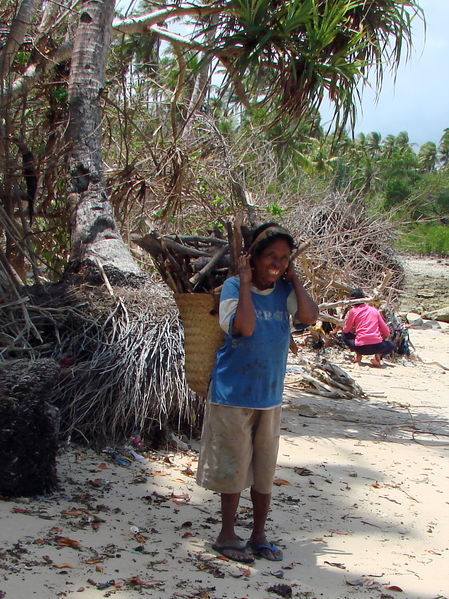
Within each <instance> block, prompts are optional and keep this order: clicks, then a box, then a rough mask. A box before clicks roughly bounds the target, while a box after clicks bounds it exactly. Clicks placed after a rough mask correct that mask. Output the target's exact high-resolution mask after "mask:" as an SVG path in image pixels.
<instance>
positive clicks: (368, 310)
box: [342, 288, 395, 368]
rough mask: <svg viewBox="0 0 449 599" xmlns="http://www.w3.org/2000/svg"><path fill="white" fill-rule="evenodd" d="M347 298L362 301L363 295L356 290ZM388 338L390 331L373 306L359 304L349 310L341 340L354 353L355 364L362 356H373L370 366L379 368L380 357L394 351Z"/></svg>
mask: <svg viewBox="0 0 449 599" xmlns="http://www.w3.org/2000/svg"><path fill="white" fill-rule="evenodd" d="M349 297H350V298H351V299H362V298H363V297H365V294H364V293H363V291H362V290H361V289H360V288H357V289H354V290H353V291H352V293H351V295H350V296H349ZM389 336H390V329H389V328H388V326H387V324H386V322H385V320H384V319H383V317H382V315H381V313H380V312H379V310H378V309H377V308H375V307H374V306H370V305H368V304H365V303H360V304H355V305H354V306H353V307H352V308H351V309H350V310H349V312H348V314H347V316H346V319H345V324H344V326H343V332H342V338H343V340H344V342H345V343H346V345H348V347H350V348H351V349H352V350H353V351H354V352H355V354H356V356H355V358H354V362H355V363H359V362H361V361H362V356H374V358H373V359H372V360H371V364H372V365H373V366H375V367H377V368H378V367H379V366H381V360H382V356H384V355H386V354H391V352H392V351H394V349H395V346H394V343H392V342H391V341H389V340H388V339H387V337H389Z"/></svg>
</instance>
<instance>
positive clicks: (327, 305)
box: [318, 297, 374, 310]
mask: <svg viewBox="0 0 449 599" xmlns="http://www.w3.org/2000/svg"><path fill="white" fill-rule="evenodd" d="M373 300H374V297H362V298H360V299H346V300H340V301H338V302H328V303H324V304H319V305H318V307H319V308H320V310H321V309H322V308H336V307H337V306H352V305H355V304H367V303H368V302H372V301H373Z"/></svg>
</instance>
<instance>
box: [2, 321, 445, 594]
mask: <svg viewBox="0 0 449 599" xmlns="http://www.w3.org/2000/svg"><path fill="white" fill-rule="evenodd" d="M411 340H412V342H413V343H414V345H415V347H416V350H417V353H418V354H419V355H420V357H422V358H423V359H424V360H425V361H427V362H439V363H440V364H441V365H443V366H446V367H447V368H449V333H448V327H445V328H444V330H443V331H433V330H425V331H412V332H411ZM337 363H338V362H337ZM340 365H342V366H343V367H344V368H345V370H346V371H347V372H348V373H349V374H350V375H351V376H353V377H354V378H355V379H356V380H357V382H359V383H360V384H361V385H362V387H363V389H364V390H365V391H366V392H368V393H372V395H371V396H370V397H369V398H368V399H367V400H327V399H322V398H318V397H314V396H311V395H309V394H306V393H303V392H301V391H299V390H292V389H291V388H289V389H288V390H287V392H286V401H285V408H284V413H283V435H282V441H281V451H280V456H279V467H278V470H277V473H276V476H277V479H278V484H277V485H275V486H274V490H273V509H272V512H271V514H270V520H269V526H268V528H269V533H270V539H272V540H275V541H277V542H279V544H280V545H281V546H282V548H283V550H284V561H283V562H268V561H265V560H258V561H257V562H256V564H255V566H254V567H251V568H246V567H244V566H242V565H238V564H235V563H232V562H229V561H225V560H223V559H220V558H218V557H217V556H215V555H214V553H213V551H212V550H211V542H213V540H214V537H215V535H216V533H217V529H218V523H219V498H218V496H216V495H214V494H213V493H210V492H208V491H204V490H202V489H200V488H198V487H197V486H196V484H195V481H194V477H193V471H194V470H195V463H196V458H197V454H196V452H195V450H191V451H188V452H183V453H174V452H173V451H172V452H170V451H168V452H159V453H152V454H148V458H147V460H146V462H145V463H144V464H139V463H138V462H135V463H133V464H132V465H131V466H130V467H129V468H125V467H120V466H117V465H115V464H113V463H112V462H111V461H110V460H109V459H108V458H107V456H101V455H97V454H94V453H93V452H90V451H87V450H84V449H82V448H72V449H70V450H69V451H68V452H66V453H64V454H63V455H61V456H60V458H59V461H58V473H59V479H60V489H59V491H58V492H57V493H55V494H54V495H52V496H50V497H41V498H33V499H31V500H27V499H24V500H19V501H17V500H14V501H1V502H0V530H1V532H0V541H1V549H0V567H1V572H0V574H1V576H0V597H7V598H8V599H29V598H30V597H39V598H40V599H47V598H56V597H67V598H70V599H73V598H75V597H76V598H82V599H94V598H99V597H117V598H123V599H132V598H134V597H136V598H137V597H141V596H147V597H153V598H156V599H158V598H161V599H162V598H164V599H167V598H172V597H173V598H175V597H179V598H184V597H185V598H191V597H199V598H203V599H207V598H210V599H218V598H229V599H237V598H238V599H240V598H244V597H246V598H250V599H253V598H254V599H256V598H262V599H264V598H268V597H272V598H276V597H278V596H279V595H276V594H275V593H274V592H273V591H269V590H268V588H270V587H272V586H273V585H279V584H284V585H288V586H289V587H290V588H291V590H292V594H293V597H301V598H309V599H313V598H320V599H322V598H324V599H344V598H354V599H359V598H362V597H363V598H371V597H374V598H379V599H381V598H382V599H388V597H405V598H410V599H418V598H419V599H436V598H437V597H439V598H441V597H449V567H448V564H449V539H448V535H449V468H448V465H449V459H448V458H449V390H448V387H449V385H448V382H449V370H445V369H444V368H442V367H441V366H440V365H438V364H427V365H426V364H422V363H416V362H415V363H412V362H408V361H404V362H403V363H399V364H395V365H393V364H388V365H386V366H385V367H384V368H382V369H374V368H371V367H370V366H368V364H367V363H366V365H365V364H363V365H361V366H357V365H352V364H350V363H349V362H346V361H344V354H340ZM301 414H308V416H302V415H301ZM311 415H312V416H313V415H314V417H310V416H311ZM195 447H196V446H195ZM295 468H297V469H298V468H307V469H309V470H310V471H311V474H308V475H307V474H306V475H301V471H300V470H299V471H298V470H296V471H295ZM249 507H250V502H249V500H248V494H247V493H245V494H244V496H243V498H242V502H241V510H240V513H239V525H240V528H239V533H240V535H241V536H242V537H243V538H246V537H247V536H248V535H249V525H250V513H249V509H248V508H249ZM137 529H138V532H137ZM60 537H62V538H67V539H69V540H71V541H66V542H68V543H70V542H73V541H74V542H75V543H73V544H74V545H75V547H67V546H60V545H59V544H58V538H60ZM62 542H63V541H62ZM59 543H61V541H59ZM3 577H4V579H3V580H2V578H3ZM112 581H114V582H112ZM103 583H109V586H106V588H103V589H101V588H97V585H101V584H103ZM400 589H401V590H400Z"/></svg>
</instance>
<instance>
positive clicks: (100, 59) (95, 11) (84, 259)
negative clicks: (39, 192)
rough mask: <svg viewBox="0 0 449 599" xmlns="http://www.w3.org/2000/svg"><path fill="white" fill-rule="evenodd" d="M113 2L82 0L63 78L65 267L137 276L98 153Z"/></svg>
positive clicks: (111, 0) (136, 269) (137, 272)
mask: <svg viewBox="0 0 449 599" xmlns="http://www.w3.org/2000/svg"><path fill="white" fill-rule="evenodd" d="M114 4H115V0H96V1H95V0H87V1H86V2H85V3H84V5H83V10H82V12H81V15H80V21H79V25H78V28H77V31H76V35H75V44H74V51H73V57H72V63H71V69H70V79H69V126H68V128H67V139H68V142H69V166H70V177H71V191H70V193H69V204H70V210H71V235H72V248H71V255H70V267H69V270H78V269H79V266H80V265H81V264H87V265H88V264H90V263H92V262H93V263H97V262H100V264H102V265H104V266H106V267H108V270H109V271H110V272H111V271H114V270H117V271H119V272H120V273H126V274H127V273H130V274H134V275H139V274H141V271H140V269H139V268H138V267H137V265H136V264H135V262H134V261H133V259H132V256H131V254H130V252H129V250H128V248H127V247H126V245H125V244H124V242H123V240H122V238H121V235H120V233H119V231H118V229H117V225H116V223H115V219H114V215H113V210H112V206H111V203H110V202H109V198H108V195H107V192H106V187H105V182H104V177H103V160H102V154H101V137H102V136H101V118H102V113H101V106H100V97H101V92H102V89H103V86H104V77H105V62H106V56H107V53H108V50H109V46H110V39H111V23H112V16H113V12H114Z"/></svg>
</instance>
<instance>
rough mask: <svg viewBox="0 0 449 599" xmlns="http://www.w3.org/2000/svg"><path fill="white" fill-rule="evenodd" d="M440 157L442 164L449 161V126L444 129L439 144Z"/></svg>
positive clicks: (444, 164)
mask: <svg viewBox="0 0 449 599" xmlns="http://www.w3.org/2000/svg"><path fill="white" fill-rule="evenodd" d="M438 157H439V159H440V162H441V164H442V166H446V165H447V164H448V163H449V128H446V129H444V131H443V135H442V136H441V139H440V145H439V146H438Z"/></svg>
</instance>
